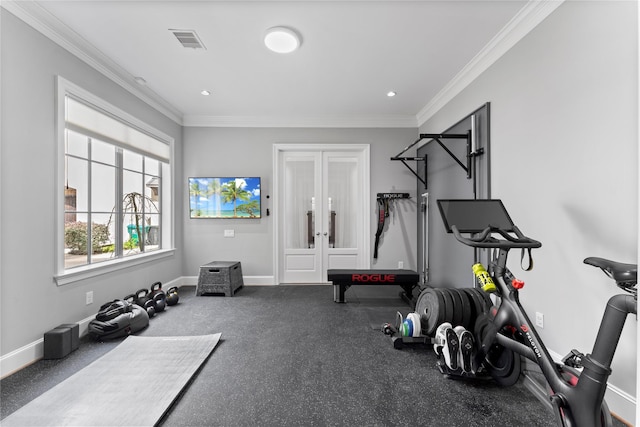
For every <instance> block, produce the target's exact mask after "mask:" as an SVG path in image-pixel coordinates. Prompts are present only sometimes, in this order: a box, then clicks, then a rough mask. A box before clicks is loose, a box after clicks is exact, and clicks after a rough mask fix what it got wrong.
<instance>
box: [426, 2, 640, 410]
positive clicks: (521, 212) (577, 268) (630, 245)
mask: <svg viewBox="0 0 640 427" xmlns="http://www.w3.org/2000/svg"><path fill="white" fill-rule="evenodd" d="M636 7H637V3H636V2H565V3H563V4H562V5H561V6H560V7H559V8H558V9H557V10H556V11H555V12H554V13H553V14H552V15H550V16H549V17H548V18H547V19H546V20H545V21H544V22H542V23H541V24H540V25H539V26H538V27H537V28H536V29H535V30H534V31H533V32H531V33H530V34H529V35H528V36H526V37H525V38H524V39H523V40H522V41H521V42H520V43H518V44H517V45H516V46H515V47H514V48H513V49H511V50H510V51H509V52H508V53H507V54H505V55H504V56H503V57H502V58H501V59H500V60H499V61H498V62H497V63H495V64H494V65H493V66H492V67H491V68H489V69H488V70H487V71H486V72H485V73H484V74H483V75H482V76H480V77H479V78H478V79H477V80H476V81H475V82H473V84H471V85H470V86H469V87H468V88H467V89H465V90H464V91H463V92H462V93H461V94H459V95H458V96H457V97H456V98H455V99H453V100H452V101H451V102H450V103H449V104H448V105H447V106H445V107H444V108H442V109H441V110H440V111H439V112H438V113H437V114H436V115H435V116H434V117H433V118H431V119H430V120H429V121H428V122H427V123H425V124H424V125H423V126H422V127H421V129H420V130H421V132H427V131H428V132H435V131H440V130H443V129H446V128H447V127H448V126H450V125H451V124H452V123H454V122H455V121H456V120H458V119H459V118H460V117H461V116H463V115H465V114H467V113H468V110H469V107H470V106H476V105H480V104H481V103H483V102H486V101H489V102H491V186H492V191H491V195H492V197H494V198H501V199H503V200H504V202H505V205H506V206H507V208H508V209H509V210H510V213H511V216H512V218H513V220H514V222H515V223H516V224H517V225H518V226H519V227H520V229H521V230H522V231H523V232H524V233H525V234H528V235H530V236H532V237H533V238H535V239H538V240H540V241H541V242H542V244H543V246H542V248H541V249H538V250H536V251H534V258H535V268H534V270H533V271H532V272H523V271H522V270H521V269H520V267H519V265H518V263H519V256H518V254H514V256H513V257H512V258H513V259H512V260H511V262H510V264H509V268H510V269H511V270H512V271H514V273H516V275H518V276H520V277H521V278H522V279H524V280H525V281H526V282H527V285H526V286H525V288H524V290H523V291H522V292H521V300H522V303H523V305H524V306H525V308H526V309H527V310H528V311H529V312H530V313H535V312H536V311H538V312H542V313H543V314H544V316H545V317H544V321H545V326H544V329H541V330H540V332H541V335H542V337H543V339H544V340H545V342H546V343H547V345H548V346H549V347H550V348H551V349H552V350H553V351H555V352H556V353H559V354H561V355H565V354H566V353H568V352H569V350H571V349H572V348H578V349H580V350H582V351H584V352H590V351H591V348H592V347H591V346H592V344H593V340H594V338H595V334H596V332H597V328H598V324H599V318H600V316H601V314H602V312H603V310H604V306H605V303H606V300H607V299H608V298H609V296H611V295H613V294H614V293H616V290H617V288H616V287H615V286H614V285H613V286H612V282H611V281H610V280H609V279H607V278H606V277H605V276H604V275H603V274H602V273H601V272H600V271H599V270H597V269H595V268H593V267H589V266H585V265H584V264H583V263H582V260H583V259H584V258H586V257H588V256H601V257H605V258H611V259H614V260H619V261H622V262H628V263H635V262H637V258H638V251H637V236H638V124H637V120H638V107H637V101H638V65H637V64H638V62H637V61H638V34H637V29H638V23H637V17H638V14H637V11H636ZM636 336H637V320H636V318H635V316H629V318H628V319H627V323H626V325H625V330H624V332H623V335H622V340H621V343H620V346H619V347H618V351H617V353H616V356H615V359H614V361H613V376H612V377H611V381H610V383H611V384H614V385H615V386H617V387H619V388H620V389H622V390H623V391H624V392H626V393H629V394H630V395H632V396H634V395H635V390H636V366H637V352H636ZM608 398H609V396H608ZM612 398H615V396H613V397H612ZM613 410H614V411H616V407H615V406H614V408H613ZM618 411H620V409H618ZM623 415H627V416H626V417H625V418H626V419H627V420H630V421H632V420H634V416H633V414H631V415H630V416H629V415H628V414H623Z"/></svg>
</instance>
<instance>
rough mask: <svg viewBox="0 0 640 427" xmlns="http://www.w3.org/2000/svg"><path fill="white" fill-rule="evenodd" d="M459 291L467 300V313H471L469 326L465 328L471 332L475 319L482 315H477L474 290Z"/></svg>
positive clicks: (476, 301)
mask: <svg viewBox="0 0 640 427" xmlns="http://www.w3.org/2000/svg"><path fill="white" fill-rule="evenodd" d="M461 291H463V292H464V294H465V295H466V296H467V300H468V301H469V311H470V312H471V317H470V319H469V326H468V327H467V329H469V330H471V329H473V325H475V323H476V319H477V318H478V316H479V315H480V314H482V313H478V305H479V301H478V298H477V297H476V295H475V291H474V289H472V288H464V289H461Z"/></svg>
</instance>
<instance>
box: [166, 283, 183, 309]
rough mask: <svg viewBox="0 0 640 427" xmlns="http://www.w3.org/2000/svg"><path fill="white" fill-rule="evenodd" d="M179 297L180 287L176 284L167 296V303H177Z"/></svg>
mask: <svg viewBox="0 0 640 427" xmlns="http://www.w3.org/2000/svg"><path fill="white" fill-rule="evenodd" d="M179 299H180V297H179V296H178V288H177V287H176V286H173V287H171V288H169V290H168V291H167V297H166V302H167V305H176V304H177V303H178V300H179Z"/></svg>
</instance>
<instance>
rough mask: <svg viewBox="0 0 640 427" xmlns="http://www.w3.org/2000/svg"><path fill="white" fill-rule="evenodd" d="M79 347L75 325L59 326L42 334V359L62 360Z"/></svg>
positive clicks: (76, 326) (76, 325) (78, 336)
mask: <svg viewBox="0 0 640 427" xmlns="http://www.w3.org/2000/svg"><path fill="white" fill-rule="evenodd" d="M79 346H80V326H79V325H78V324H77V323H66V324H64V325H59V326H56V327H55V328H53V329H52V330H50V331H49V332H46V333H45V334H44V358H45V359H62V358H63V357H65V356H67V355H68V354H69V353H71V352H72V351H74V350H77V348H78V347H79Z"/></svg>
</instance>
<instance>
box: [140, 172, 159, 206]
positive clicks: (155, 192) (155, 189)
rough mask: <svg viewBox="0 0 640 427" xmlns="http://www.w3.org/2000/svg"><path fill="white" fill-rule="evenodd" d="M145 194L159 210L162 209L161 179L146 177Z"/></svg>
mask: <svg viewBox="0 0 640 427" xmlns="http://www.w3.org/2000/svg"><path fill="white" fill-rule="evenodd" d="M144 182H145V184H144V187H145V188H144V194H145V195H146V196H147V198H148V199H149V200H150V201H151V202H153V203H154V204H155V205H156V206H157V207H158V208H159V207H160V205H159V201H160V178H158V177H155V176H149V175H145V176H144Z"/></svg>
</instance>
